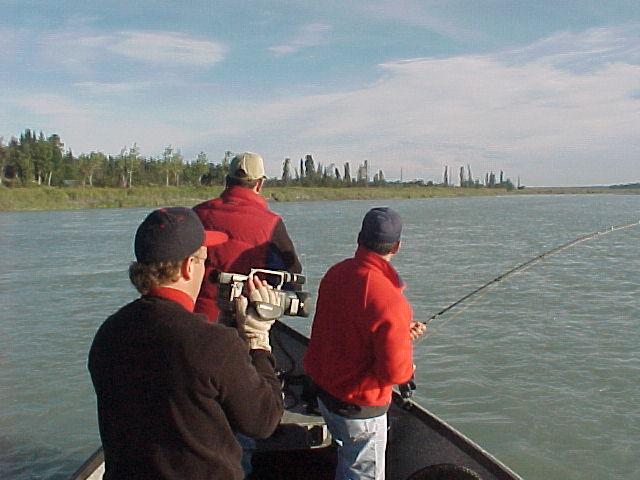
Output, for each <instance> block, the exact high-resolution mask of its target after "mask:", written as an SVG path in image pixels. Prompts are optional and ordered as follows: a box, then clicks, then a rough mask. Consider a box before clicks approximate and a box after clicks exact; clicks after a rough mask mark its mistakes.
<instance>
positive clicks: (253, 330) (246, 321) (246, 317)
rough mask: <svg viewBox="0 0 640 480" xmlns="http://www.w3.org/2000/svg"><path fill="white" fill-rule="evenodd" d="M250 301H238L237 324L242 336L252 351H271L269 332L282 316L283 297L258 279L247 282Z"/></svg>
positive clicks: (242, 297)
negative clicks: (281, 304)
mask: <svg viewBox="0 0 640 480" xmlns="http://www.w3.org/2000/svg"><path fill="white" fill-rule="evenodd" d="M247 285H248V287H249V300H250V301H251V305H249V300H247V298H246V297H244V296H242V295H241V296H239V297H238V298H237V299H236V324H237V326H238V332H239V333H240V336H241V337H242V338H243V339H244V340H245V341H246V342H247V344H248V345H249V349H250V350H256V349H258V350H266V351H268V352H270V351H271V345H270V344H269V330H270V329H271V325H273V322H275V320H276V319H277V318H279V317H280V316H282V307H281V306H280V303H281V296H280V295H278V294H277V293H276V292H275V291H274V290H273V288H272V287H270V286H269V285H268V284H267V283H266V282H263V281H261V280H260V279H258V278H254V279H250V280H249V281H248V282H247Z"/></svg>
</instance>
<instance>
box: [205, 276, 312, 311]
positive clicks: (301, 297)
mask: <svg viewBox="0 0 640 480" xmlns="http://www.w3.org/2000/svg"><path fill="white" fill-rule="evenodd" d="M253 275H258V276H259V277H260V278H262V279H263V280H266V281H267V282H268V283H269V284H270V285H271V286H273V288H274V290H275V292H276V294H277V295H279V296H280V305H281V306H282V309H283V311H284V314H285V315H289V316H292V317H308V316H309V310H308V305H307V300H308V298H309V293H308V292H302V291H296V290H283V287H285V284H291V283H293V284H297V285H302V284H304V283H305V281H306V278H305V276H304V275H302V274H299V273H291V272H286V271H283V270H266V269H263V268H252V269H251V271H250V272H249V275H243V274H240V273H230V272H219V271H216V272H213V273H212V277H213V278H212V279H211V281H212V282H214V283H217V284H218V306H219V307H220V309H221V310H223V311H226V312H233V311H234V308H235V307H234V300H235V299H236V298H238V297H239V296H240V295H242V290H243V289H244V285H245V283H246V282H247V281H248V280H249V278H250V277H252V276H253Z"/></svg>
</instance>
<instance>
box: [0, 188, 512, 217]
mask: <svg viewBox="0 0 640 480" xmlns="http://www.w3.org/2000/svg"><path fill="white" fill-rule="evenodd" d="M221 191H222V187H221V186H214V187H180V188H177V187H133V188H129V189H123V188H90V187H87V188H58V187H30V188H0V211H2V210H4V211H11V210H68V209H83V208H132V207H157V206H166V205H185V206H191V205H194V204H196V203H198V202H201V201H203V200H206V199H208V198H212V197H216V196H218V195H219V194H220V192H221ZM263 193H264V195H265V197H266V198H268V199H269V200H271V201H277V202H296V201H311V200H355V199H373V198H379V199H390V198H431V197H452V196H470V195H498V194H504V193H505V190H502V189H493V190H488V189H474V188H443V187H421V186H389V187H352V188H331V187H270V186H268V185H267V186H266V187H265V189H264V191H263Z"/></svg>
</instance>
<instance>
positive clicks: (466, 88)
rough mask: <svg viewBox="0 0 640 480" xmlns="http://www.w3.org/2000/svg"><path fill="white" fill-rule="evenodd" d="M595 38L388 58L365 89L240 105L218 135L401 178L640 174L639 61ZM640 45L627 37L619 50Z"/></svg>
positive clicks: (559, 178)
mask: <svg viewBox="0 0 640 480" xmlns="http://www.w3.org/2000/svg"><path fill="white" fill-rule="evenodd" d="M593 37H594V32H593V31H589V32H586V33H585V34H584V35H582V36H580V35H576V36H575V37H574V38H573V40H574V41H573V42H564V45H563V47H562V48H560V47H559V46H557V48H555V49H553V50H554V53H553V54H550V55H549V56H544V55H538V56H536V57H535V58H534V59H532V60H531V61H528V62H526V61H521V62H518V63H513V62H505V61H503V59H502V58H501V57H500V56H459V57H453V58H446V59H433V58H425V59H414V60H411V61H399V62H389V63H387V64H384V65H381V68H382V69H383V70H384V72H385V74H384V75H383V76H382V77H381V79H380V80H379V81H378V82H377V83H375V84H373V85H371V86H369V87H367V88H362V89H359V90H354V91H351V92H344V93H336V94H328V95H316V96H307V97H300V98H291V99H284V100H280V101H275V102H268V103H264V104H263V105H261V106H256V105H251V106H249V105H246V106H238V108H237V109H235V111H236V112H243V111H247V109H249V111H251V112H252V115H251V116H250V118H247V116H246V115H243V114H240V113H237V114H234V112H233V111H231V112H227V114H226V115H225V120H224V122H221V123H220V125H219V126H217V127H216V134H217V135H223V136H224V137H225V138H229V139H237V140H238V141H240V140H241V139H243V138H252V139H258V138H261V139H263V140H262V145H263V148H264V149H266V150H267V151H272V152H273V155H275V156H276V157H281V156H282V157H283V156H287V155H288V156H292V157H294V158H295V157H296V156H297V155H302V154H304V153H306V152H311V153H316V155H317V156H318V158H319V159H320V160H321V161H323V163H329V162H335V163H337V164H340V163H342V162H343V161H344V160H345V159H347V160H348V159H351V160H352V161H353V160H354V158H360V159H363V158H368V159H369V160H370V162H371V163H372V164H373V165H375V166H376V167H375V168H383V169H385V170H386V171H387V172H388V176H389V175H394V176H396V175H398V174H399V170H400V167H403V168H404V172H405V178H407V177H406V176H407V172H411V173H410V175H414V176H416V177H422V178H425V177H426V178H432V179H439V178H440V172H441V171H442V167H443V166H444V165H447V164H449V165H451V166H452V167H456V168H457V167H458V166H460V165H466V164H467V163H470V164H471V165H472V169H473V170H474V172H476V173H477V174H481V173H482V172H483V171H485V170H488V169H493V170H494V171H495V170H499V169H505V170H506V171H507V173H508V174H509V175H521V176H522V177H523V179H525V181H527V182H528V183H529V184H547V185H549V184H565V185H566V184H589V183H599V182H605V183H607V182H609V183H615V182H622V181H625V180H627V181H632V180H633V181H637V180H638V179H639V178H640V164H639V163H638V161H637V155H638V151H640V136H639V135H638V118H640V117H639V114H640V100H639V99H638V98H637V89H638V85H640V66H639V65H634V64H630V63H625V62H623V61H622V58H623V57H616V59H615V60H616V61H615V62H613V63H610V62H608V61H607V60H606V58H608V57H605V59H603V58H598V57H599V56H600V55H602V53H601V52H602V51H605V52H610V51H611V49H610V48H609V49H607V48H604V49H603V48H598V49H591V50H588V49H587V48H586V47H585V44H588V43H589V42H591V40H592V39H593ZM605 37H606V35H605ZM609 38H611V39H612V41H615V39H616V38H619V35H611V36H610V37H609ZM605 45H606V42H603V43H602V45H601V46H605ZM636 47H637V41H636V44H635V45H633V44H631V42H627V43H626V44H625V45H624V47H623V49H624V50H625V51H634V48H636ZM616 48H617V47H616ZM587 51H589V52H590V53H589V54H586V53H585V52H587ZM563 52H566V54H567V56H571V55H574V54H576V52H579V53H580V56H581V58H582V61H584V62H585V63H586V64H589V65H596V64H599V67H598V68H597V69H595V68H594V69H591V70H590V71H588V72H585V71H583V70H582V69H571V70H567V69H564V68H558V67H557V62H556V61H555V59H556V58H557V55H560V54H562V53H563ZM634 95H635V96H634ZM271 139H273V140H271ZM254 141H255V140H254ZM256 148H257V147H256ZM283 148H288V149H289V150H284V151H283ZM634 152H635V153H634Z"/></svg>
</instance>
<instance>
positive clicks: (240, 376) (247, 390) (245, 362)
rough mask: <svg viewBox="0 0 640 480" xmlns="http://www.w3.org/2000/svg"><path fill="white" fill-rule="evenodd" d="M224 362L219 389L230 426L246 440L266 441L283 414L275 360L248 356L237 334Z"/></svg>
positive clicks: (261, 354) (264, 355) (261, 355)
mask: <svg viewBox="0 0 640 480" xmlns="http://www.w3.org/2000/svg"><path fill="white" fill-rule="evenodd" d="M227 359H228V361H227V362H226V365H225V368H224V370H223V374H222V377H221V378H220V385H219V386H218V388H219V391H220V397H221V398H220V403H221V406H222V409H223V410H224V412H225V414H226V415H227V418H228V420H229V424H230V425H231V427H232V428H233V429H234V431H237V432H240V433H243V434H245V435H247V436H249V437H254V438H266V437H268V436H269V435H271V434H272V433H273V431H274V430H275V429H276V427H277V426H278V424H279V423H280V419H281V418H282V413H283V411H284V405H283V400H282V389H281V387H280V381H279V380H278V378H277V377H276V374H275V358H274V357H273V355H272V354H271V353H269V352H267V351H265V350H251V352H248V351H247V347H246V344H245V343H244V341H242V340H241V339H240V337H239V336H238V335H237V334H236V335H234V336H231V341H230V342H229V355H228V356H227Z"/></svg>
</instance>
